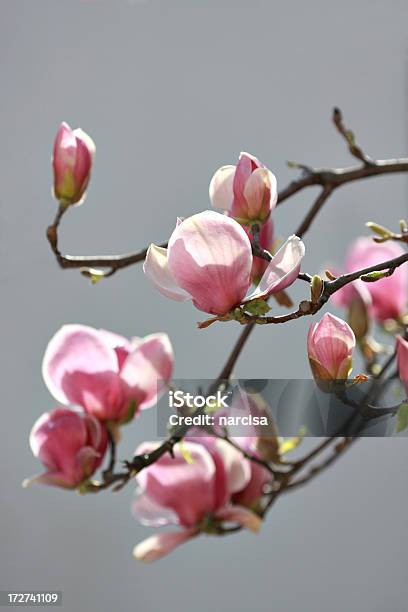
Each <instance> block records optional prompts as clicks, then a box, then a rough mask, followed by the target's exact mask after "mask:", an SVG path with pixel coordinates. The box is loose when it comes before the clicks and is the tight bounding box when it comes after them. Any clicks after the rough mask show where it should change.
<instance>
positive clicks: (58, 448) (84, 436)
mask: <svg viewBox="0 0 408 612" xmlns="http://www.w3.org/2000/svg"><path fill="white" fill-rule="evenodd" d="M107 442H108V436H107V432H106V429H105V427H104V426H103V425H102V424H101V423H100V422H99V421H98V420H97V419H95V418H94V417H93V416H91V415H89V414H82V413H78V412H74V411H73V410H69V409H67V408H55V409H54V410H52V411H51V412H47V413H45V414H43V415H42V416H41V417H40V418H39V419H38V420H37V422H36V423H35V424H34V426H33V428H32V430H31V434H30V446H31V450H32V452H33V454H34V456H35V457H37V458H38V459H39V460H40V461H41V462H42V463H43V464H44V466H45V467H46V469H47V471H46V472H45V473H44V474H40V475H39V476H34V477H33V478H31V479H30V480H28V481H26V482H25V483H24V484H25V485H27V484H30V483H33V482H37V483H41V484H47V485H52V486H57V487H62V488H65V489H74V488H76V487H78V486H79V485H80V484H81V483H82V482H83V481H84V480H86V479H87V478H89V477H90V476H92V474H93V473H94V472H95V470H96V469H97V468H98V467H99V466H100V464H101V463H102V460H103V457H104V455H105V451H106V447H107Z"/></svg>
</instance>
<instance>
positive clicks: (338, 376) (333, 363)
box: [307, 313, 356, 381]
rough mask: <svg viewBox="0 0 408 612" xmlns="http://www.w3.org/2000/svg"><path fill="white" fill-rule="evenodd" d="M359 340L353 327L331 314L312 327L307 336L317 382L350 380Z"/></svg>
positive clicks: (311, 364) (311, 363)
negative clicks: (353, 356) (354, 354)
mask: <svg viewBox="0 0 408 612" xmlns="http://www.w3.org/2000/svg"><path fill="white" fill-rule="evenodd" d="M355 345H356V339H355V336H354V333H353V330H352V329H351V327H350V326H349V325H348V324H347V323H346V322H345V321H342V320H341V319H339V318H338V317H335V316H334V315H332V314H330V313H326V314H325V315H324V316H323V318H322V319H321V320H320V321H319V322H318V323H314V324H313V325H311V327H310V329H309V334H308V337H307V350H308V357H309V362H310V367H311V369H312V372H313V376H314V378H315V379H316V380H317V381H319V380H320V381H321V380H329V381H332V380H333V381H337V380H346V379H347V378H348V376H349V374H350V372H351V367H352V353H353V349H354V347H355Z"/></svg>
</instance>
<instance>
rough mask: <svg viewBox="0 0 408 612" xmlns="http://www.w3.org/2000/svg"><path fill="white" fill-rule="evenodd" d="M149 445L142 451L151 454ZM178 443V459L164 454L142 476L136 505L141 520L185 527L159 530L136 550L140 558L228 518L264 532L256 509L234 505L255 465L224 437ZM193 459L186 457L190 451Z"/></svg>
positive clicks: (148, 557) (156, 553)
mask: <svg viewBox="0 0 408 612" xmlns="http://www.w3.org/2000/svg"><path fill="white" fill-rule="evenodd" d="M156 446H157V444H155V443H152V442H150V443H144V444H142V445H141V446H140V447H139V448H138V449H137V451H136V454H138V455H139V454H144V453H147V452H151V451H152V450H153V449H154V448H156ZM183 453H184V454H183ZM183 453H182V452H181V449H180V446H179V445H176V446H175V447H174V457H171V456H170V455H169V454H166V455H163V456H162V457H161V458H160V459H159V460H158V461H157V462H156V463H154V464H152V465H151V466H149V467H147V468H146V469H144V470H143V471H141V472H140V474H138V475H137V476H136V480H137V482H138V485H139V491H138V494H137V497H136V499H135V501H134V504H133V512H134V515H135V516H136V518H138V519H139V520H140V522H142V523H143V524H145V525H150V526H154V527H158V526H162V525H179V526H180V528H181V529H180V530H179V531H176V532H167V533H159V534H156V535H154V536H152V537H150V538H148V539H147V540H144V541H143V542H141V543H140V544H138V545H137V546H136V547H135V549H134V555H135V557H136V558H137V559H141V560H143V561H153V560H155V559H158V558H160V557H162V556H164V555H166V554H167V553H169V552H170V551H171V550H173V549H174V548H175V547H176V546H178V545H179V544H181V543H182V542H185V541H186V540H189V539H190V538H192V537H194V536H196V535H198V534H199V533H200V532H202V531H211V529H212V528H214V526H216V525H217V524H222V522H223V521H232V522H236V523H238V524H239V525H241V526H242V527H245V528H247V529H249V530H251V531H254V532H256V531H258V529H259V527H260V523H261V519H260V518H259V516H257V515H256V514H255V513H254V512H252V511H251V510H250V509H248V508H245V507H244V506H241V505H234V504H233V503H232V496H233V495H234V494H237V493H238V492H239V491H242V490H243V489H244V488H245V487H247V486H248V484H249V482H250V480H251V474H252V472H251V466H250V465H249V462H248V460H246V459H244V457H243V456H242V454H241V453H240V452H239V451H238V450H236V449H235V448H233V447H232V446H230V445H229V444H228V443H227V442H225V441H224V440H219V439H214V438H199V439H197V441H194V442H193V441H191V440H185V441H183ZM186 453H187V454H188V455H189V458H190V460H189V461H186V459H185V455H186Z"/></svg>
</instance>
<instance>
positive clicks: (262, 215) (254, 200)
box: [209, 153, 278, 224]
mask: <svg viewBox="0 0 408 612" xmlns="http://www.w3.org/2000/svg"><path fill="white" fill-rule="evenodd" d="M209 191H210V200H211V202H212V205H213V206H214V207H216V208H223V209H225V210H227V211H228V212H229V214H230V215H231V216H232V217H235V219H237V221H239V222H240V223H244V224H247V223H250V222H256V221H258V222H263V221H265V220H266V219H267V218H268V217H269V215H270V212H271V210H272V209H273V208H274V207H275V205H276V201H277V198H278V193H277V187H276V178H275V175H274V174H272V172H271V171H270V170H268V169H267V168H265V166H264V165H263V164H262V163H261V162H260V161H259V159H257V158H256V157H254V156H253V155H250V154H249V153H241V155H240V156H239V161H238V164H237V166H222V167H221V168H219V169H218V170H217V171H216V173H215V174H214V176H213V177H212V179H211V183H210V190H209Z"/></svg>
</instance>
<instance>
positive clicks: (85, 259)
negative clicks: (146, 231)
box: [47, 206, 167, 277]
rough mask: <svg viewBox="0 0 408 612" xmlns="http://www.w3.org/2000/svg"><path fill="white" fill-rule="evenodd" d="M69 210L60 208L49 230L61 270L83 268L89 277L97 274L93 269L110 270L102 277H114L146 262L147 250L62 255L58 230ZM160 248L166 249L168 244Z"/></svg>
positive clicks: (82, 270)
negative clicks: (121, 270)
mask: <svg viewBox="0 0 408 612" xmlns="http://www.w3.org/2000/svg"><path fill="white" fill-rule="evenodd" d="M68 208H70V207H64V206H60V207H59V208H58V212H57V215H56V217H55V219H54V222H53V223H52V225H50V226H49V227H48V228H47V239H48V242H49V244H50V247H51V250H52V252H53V253H54V255H55V258H56V260H57V262H58V264H59V266H60V267H61V268H63V269H69V268H80V269H81V268H82V269H81V272H82V273H83V274H84V275H85V276H88V277H89V276H92V274H93V273H94V272H96V271H94V270H92V269H91V268H108V269H109V271H108V272H105V273H101V276H105V277H106V276H112V274H114V272H116V271H117V270H120V269H122V268H126V267H128V266H132V265H134V264H137V263H140V262H142V261H144V259H145V257H146V254H147V248H144V249H142V250H141V251H137V252H136V253H127V254H124V255H62V253H61V251H60V250H59V247H58V229H59V226H60V222H61V219H62V217H63V215H64V214H65V212H66V211H67V210H68ZM159 246H161V247H162V248H166V247H167V242H165V243H163V244H160V245H159Z"/></svg>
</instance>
